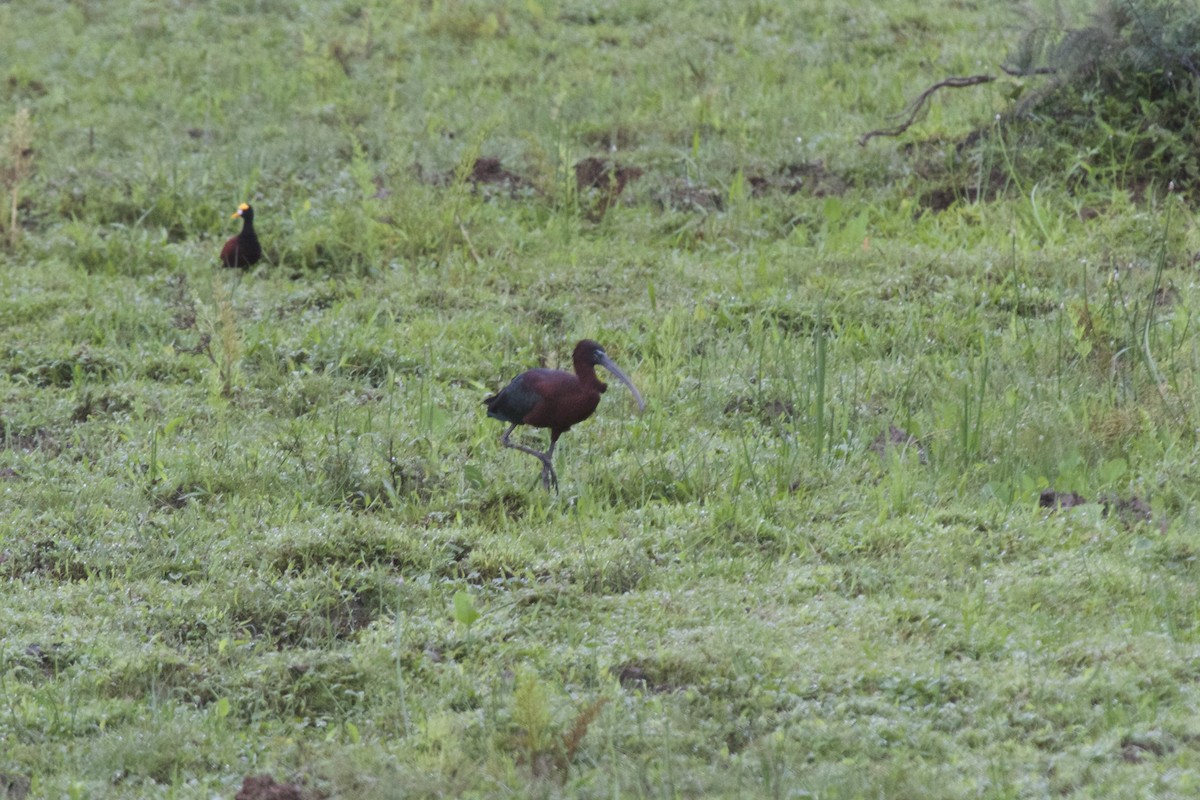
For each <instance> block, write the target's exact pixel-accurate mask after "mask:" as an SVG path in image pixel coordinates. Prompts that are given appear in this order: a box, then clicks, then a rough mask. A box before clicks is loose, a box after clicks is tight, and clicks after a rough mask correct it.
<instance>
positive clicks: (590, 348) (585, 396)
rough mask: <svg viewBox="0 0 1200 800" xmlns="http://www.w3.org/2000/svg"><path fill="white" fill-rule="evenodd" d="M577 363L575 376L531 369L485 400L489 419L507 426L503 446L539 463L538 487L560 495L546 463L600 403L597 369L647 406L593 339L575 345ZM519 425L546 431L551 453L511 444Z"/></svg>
mask: <svg viewBox="0 0 1200 800" xmlns="http://www.w3.org/2000/svg"><path fill="white" fill-rule="evenodd" d="M571 358H572V360H573V361H574V362H575V374H574V375H572V374H571V373H570V372H565V371H563V370H558V369H531V370H527V371H526V372H522V373H521V374H520V375H518V376H517V377H515V378H513V379H512V381H510V382H509V384H508V385H507V386H505V387H504V388H503V389H501V390H500V391H499V392H497V393H496V394H494V395H492V396H491V397H489V398H487V399H485V400H484V401H483V403H484V405H486V406H487V409H488V410H487V414H488V416H489V417H494V418H495V419H498V420H501V421H503V422H507V423H509V426H508V430H506V431H505V432H504V435H503V436H501V437H500V442H501V443H502V444H503V445H504V446H505V447H512V448H514V449H516V450H520V451H521V452H523V453H529V455H531V456H537V458H538V460H540V461H541V462H542V485H543V486H545V487H546V488H547V489H549V488H550V487H551V485H553V486H554V490H555V491H558V475H557V474H555V472H554V466H553V465H552V464H551V462H550V459H552V458H553V457H554V445H556V444H558V437H559V436H562V435H563V434H564V433H566V432H567V431H569V430H570V429H571V426H572V425H576V424H578V423H580V422H583V421H584V420H585V419H587V418H588V417H590V416H591V415H592V412H593V411H595V410H596V406H597V405H598V404H599V403H600V395H601V394H603V393H604V391H605V390H606V389H607V388H608V386H607V385H606V384H605V383H604V382H603V381H601V380H600V379H599V378H597V377H596V365H597V364H599V365H600V366H602V367H604V368H605V369H607V370H608V371H609V372H611V373H612V374H613V375H616V376H617V378H618V379H619V380H620V381H621V383H623V384H625V385H626V386H628V387H629V391H631V392H633V399H634V400H636V401H637V404H638V409H639V410H641V409H643V408H645V407H646V404H645V403H644V402H642V396H641V395H640V394H639V393H638V390H637V387H635V386H634V385H633V381H631V380H629V376H627V375H626V374H625V373H624V372H622V371H621V370H620V368H619V367H618V366H617V365H616V364H614V363H613V361H612V359H611V358H609V357H608V354H607V353H605V352H604V348H603V347H601V346H600V345H599V344H597V343H596V342H593V341H592V340H591V339H584V340H583V341H581V342H580V343H579V344H577V345H575V353H574V355H573V356H572V357H571ZM518 425H532V426H533V427H535V428H549V429H550V449H549V450H547V451H546V452H544V453H543V452H541V451H539V450H534V449H533V448H532V447H525V446H524V445H520V444H516V443H515V442H510V441H509V440H508V437H509V436H510V435H511V434H512V432H513V430H514V429H515V428H516V427H517V426H518Z"/></svg>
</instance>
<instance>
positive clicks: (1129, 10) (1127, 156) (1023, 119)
mask: <svg viewBox="0 0 1200 800" xmlns="http://www.w3.org/2000/svg"><path fill="white" fill-rule="evenodd" d="M1001 70H1002V71H1003V72H1004V73H1007V75H1008V76H1009V81H1010V85H1009V96H1010V97H1011V98H1012V105H1011V107H1010V108H1009V109H1008V110H1007V111H1006V112H1004V113H1001V114H1000V115H998V116H997V117H996V119H995V121H994V122H993V123H989V124H988V125H987V126H985V127H982V128H977V129H976V130H974V131H972V132H971V133H969V134H968V135H967V136H965V137H964V138H962V139H960V140H959V141H958V146H957V147H956V148H955V151H954V157H953V159H952V162H951V171H952V172H954V171H955V170H961V173H960V174H959V175H958V176H956V177H955V178H954V179H953V181H952V184H953V186H952V188H951V189H943V190H938V191H934V192H930V193H929V194H927V195H926V196H925V198H924V204H925V205H926V206H929V207H933V208H935V209H938V210H940V209H941V208H944V207H945V206H946V205H947V204H948V203H949V202H951V201H952V200H954V199H956V198H959V197H965V198H968V199H971V200H975V199H979V198H988V197H993V196H995V195H996V194H997V193H998V192H1000V191H1001V190H1003V189H1004V188H1005V187H1006V186H1009V185H1010V184H1012V183H1015V184H1016V185H1017V186H1019V187H1027V186H1028V185H1030V184H1032V183H1037V182H1039V181H1041V180H1043V179H1044V178H1045V177H1046V176H1060V177H1061V179H1062V180H1063V183H1064V185H1065V186H1067V187H1068V188H1069V189H1071V190H1074V191H1080V190H1085V189H1088V188H1092V187H1103V186H1120V187H1123V188H1126V189H1128V190H1129V191H1131V192H1132V193H1133V195H1134V196H1135V197H1140V196H1142V195H1144V194H1145V193H1146V192H1147V191H1150V192H1153V191H1156V190H1157V191H1162V190H1163V189H1168V188H1169V189H1171V190H1174V191H1179V192H1182V193H1185V194H1189V195H1190V194H1194V193H1195V192H1197V191H1198V190H1200V136H1198V135H1197V133H1196V131H1197V122H1200V102H1198V101H1200V9H1197V8H1196V7H1194V6H1193V5H1192V4H1187V3H1182V2H1179V0H1103V2H1101V3H1100V4H1099V5H1098V6H1097V8H1096V10H1095V11H1094V12H1093V13H1092V14H1091V15H1090V16H1089V18H1088V24H1086V25H1083V26H1077V27H1071V26H1069V25H1067V24H1066V23H1065V22H1064V20H1063V19H1062V17H1061V14H1060V15H1059V17H1057V18H1056V19H1054V20H1053V21H1051V22H1047V21H1044V20H1037V21H1035V23H1034V24H1032V25H1030V26H1029V27H1028V28H1027V30H1026V32H1025V34H1024V35H1023V36H1022V37H1021V39H1020V41H1019V42H1018V43H1017V45H1016V47H1015V48H1014V50H1013V52H1012V53H1010V54H1009V56H1008V59H1007V60H1006V62H1005V63H1003V64H1002V65H1001ZM999 78H1000V76H998V75H995V74H980V75H971V76H955V77H949V78H945V79H943V80H941V81H939V82H938V83H935V84H934V85H932V86H930V87H929V88H928V89H926V90H925V91H924V92H922V93H921V94H920V95H919V96H918V97H917V98H916V99H915V100H914V101H913V102H912V103H911V104H910V107H909V111H910V114H909V117H908V119H907V120H906V121H905V122H903V123H901V124H900V125H898V126H896V127H894V128H888V129H882V130H874V131H870V132H868V133H865V134H863V136H861V137H860V138H859V142H860V144H866V143H867V142H868V141H869V140H871V139H873V138H875V137H877V136H898V135H900V134H902V133H904V132H906V131H907V130H908V129H909V128H910V127H911V126H912V125H913V124H914V122H915V121H916V120H917V119H918V118H919V116H920V114H921V113H922V111H923V110H924V107H925V104H926V101H928V100H929V98H930V97H931V96H932V95H933V94H934V93H935V92H937V91H938V90H940V89H945V88H959V89H961V88H966V87H973V86H980V85H984V84H992V85H999V84H998V83H997V82H998V81H999ZM934 171H935V172H936V171H937V170H934Z"/></svg>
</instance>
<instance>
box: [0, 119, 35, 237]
mask: <svg viewBox="0 0 1200 800" xmlns="http://www.w3.org/2000/svg"><path fill="white" fill-rule="evenodd" d="M3 152H4V167H3V170H0V176H2V177H3V180H4V189H5V191H6V192H7V193H8V196H9V218H8V244H9V246H10V247H11V246H15V245H16V243H17V239H18V238H19V237H20V235H21V229H20V227H19V226H18V225H17V207H18V205H19V204H20V201H21V187H22V186H24V185H25V182H26V181H28V180H29V179H30V177H32V176H33V123H32V122H31V121H30V119H29V109H28V108H20V109H18V110H17V113H15V114H13V118H12V122H11V123H9V126H8V136H7V137H6V139H5V145H4V150H3Z"/></svg>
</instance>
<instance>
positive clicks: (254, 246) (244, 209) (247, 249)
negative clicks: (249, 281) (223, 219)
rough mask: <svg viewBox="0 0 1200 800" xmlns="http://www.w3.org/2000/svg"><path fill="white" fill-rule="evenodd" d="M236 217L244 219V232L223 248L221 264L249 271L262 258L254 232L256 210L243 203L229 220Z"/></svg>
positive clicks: (230, 239)
mask: <svg viewBox="0 0 1200 800" xmlns="http://www.w3.org/2000/svg"><path fill="white" fill-rule="evenodd" d="M234 217H241V218H242V230H241V232H240V233H239V234H238V235H237V236H231V237H230V238H229V241H228V242H226V243H225V246H224V247H222V248H221V263H222V264H224V265H225V266H227V267H231V268H236V269H248V268H249V267H252V266H254V265H255V264H257V263H258V260H259V259H260V258H262V246H261V245H260V244H259V243H258V234H257V233H255V232H254V209H253V208H251V207H250V204H249V203H242V204H241V205H240V206H238V210H237V211H235V212H233V214H231V215H230V217H229V218H230V219H233V218H234Z"/></svg>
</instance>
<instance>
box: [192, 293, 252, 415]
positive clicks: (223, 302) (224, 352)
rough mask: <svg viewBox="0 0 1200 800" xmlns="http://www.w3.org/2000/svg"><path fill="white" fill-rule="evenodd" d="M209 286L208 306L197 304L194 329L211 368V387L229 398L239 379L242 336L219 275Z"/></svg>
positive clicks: (230, 299) (230, 301) (229, 296)
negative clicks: (198, 313) (209, 302)
mask: <svg viewBox="0 0 1200 800" xmlns="http://www.w3.org/2000/svg"><path fill="white" fill-rule="evenodd" d="M212 287H213V302H212V305H211V306H204V305H202V306H201V307H200V311H201V313H200V315H199V318H198V319H197V328H198V330H199V331H200V341H201V345H200V346H201V347H202V348H203V349H202V352H203V353H204V355H205V356H207V357H208V360H209V362H210V363H211V364H212V367H213V371H212V376H213V383H214V387H215V388H216V390H217V392H218V393H219V394H220V396H221V397H223V398H225V399H226V400H228V399H230V398H232V397H233V395H234V393H235V392H236V390H237V386H238V383H239V381H240V379H241V359H242V337H241V334H240V333H239V331H238V325H237V314H236V312H235V311H234V308H233V297H232V296H231V295H230V293H229V290H228V289H227V288H226V287H225V283H224V282H223V281H222V280H221V278H220V276H217V277H214V278H213V282H212Z"/></svg>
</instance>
